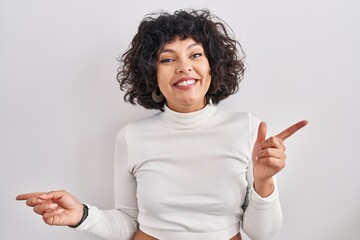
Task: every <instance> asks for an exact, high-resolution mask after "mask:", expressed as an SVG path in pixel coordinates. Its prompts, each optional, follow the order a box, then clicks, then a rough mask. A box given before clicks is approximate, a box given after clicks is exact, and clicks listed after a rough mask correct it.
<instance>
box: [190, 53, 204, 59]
mask: <svg viewBox="0 0 360 240" xmlns="http://www.w3.org/2000/svg"><path fill="white" fill-rule="evenodd" d="M202 55H203V53H202V52H199V53H194V54H193V55H191V57H192V58H199V57H201V56H202Z"/></svg>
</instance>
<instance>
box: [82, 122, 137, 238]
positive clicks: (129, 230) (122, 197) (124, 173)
mask: <svg viewBox="0 0 360 240" xmlns="http://www.w3.org/2000/svg"><path fill="white" fill-rule="evenodd" d="M114 178H115V179H114V193H115V208H116V209H112V210H99V209H98V208H96V207H92V206H90V208H89V216H88V218H87V219H86V220H85V221H84V222H83V224H81V225H80V226H79V227H78V228H77V229H78V230H80V231H86V232H90V233H92V234H94V235H96V236H99V237H101V238H103V239H119V240H120V239H121V240H127V239H132V238H133V236H134V233H135V232H136V230H137V228H138V223H137V215H138V209H137V199H136V180H135V177H134V176H133V175H132V173H131V172H130V171H129V169H128V149H127V142H126V127H125V128H123V129H122V130H121V131H120V132H119V133H118V135H117V139H116V145H115V156H114Z"/></svg>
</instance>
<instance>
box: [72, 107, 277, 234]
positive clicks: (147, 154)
mask: <svg viewBox="0 0 360 240" xmlns="http://www.w3.org/2000/svg"><path fill="white" fill-rule="evenodd" d="M259 123H260V121H259V120H258V119H256V118H255V117H253V116H252V115H250V114H248V113H233V112H227V111H222V110H219V109H217V107H216V106H212V105H207V106H206V107H205V108H204V109H202V110H200V111H197V112H192V113H178V112H174V111H171V110H170V109H169V108H167V107H166V108H165V112H162V113H158V114H155V115H153V116H151V117H148V118H146V119H143V120H140V121H136V122H134V123H130V124H128V125H127V126H125V127H124V128H123V129H122V130H121V131H120V132H119V134H118V136H117V143H116V151H115V208H116V210H115V209H114V210H107V211H104V210H99V209H98V208H96V207H92V206H90V211H89V216H88V218H87V219H86V220H85V221H84V223H83V224H82V225H80V226H79V227H78V229H79V230H83V231H88V232H91V233H94V234H95V235H97V236H100V237H102V238H106V239H124V240H125V239H132V237H133V234H134V232H135V231H136V229H137V226H139V228H140V229H141V230H142V231H143V232H145V233H147V234H149V235H151V236H153V237H155V238H158V239H161V240H182V239H184V240H193V239H194V240H195V239H196V240H198V239H207V240H227V239H230V238H231V237H232V236H234V235H236V234H237V233H238V232H239V231H240V228H243V230H244V232H245V233H246V234H247V235H248V236H249V237H250V238H251V239H253V240H261V239H266V240H269V239H271V238H272V237H273V236H274V235H275V234H276V232H277V231H278V230H279V228H280V226H281V222H282V214H281V208H280V203H279V198H278V190H277V188H275V190H274V192H273V193H272V194H271V195H270V196H269V197H267V198H261V197H260V196H259V195H258V194H257V193H256V192H255V191H254V190H253V188H252V182H253V173H252V167H251V166H252V164H251V153H252V148H253V145H254V143H255V140H256V136H257V129H258V125H259Z"/></svg>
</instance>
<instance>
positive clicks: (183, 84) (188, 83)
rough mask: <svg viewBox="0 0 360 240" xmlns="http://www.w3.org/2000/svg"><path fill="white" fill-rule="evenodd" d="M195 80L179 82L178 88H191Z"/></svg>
mask: <svg viewBox="0 0 360 240" xmlns="http://www.w3.org/2000/svg"><path fill="white" fill-rule="evenodd" d="M194 83H195V80H193V79H191V80H186V81H182V82H178V83H177V84H176V86H180V87H184V86H189V85H191V84H194Z"/></svg>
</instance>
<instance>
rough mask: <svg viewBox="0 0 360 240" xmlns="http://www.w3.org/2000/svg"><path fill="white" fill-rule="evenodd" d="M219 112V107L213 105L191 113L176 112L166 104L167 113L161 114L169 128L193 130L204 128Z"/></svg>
mask: <svg viewBox="0 0 360 240" xmlns="http://www.w3.org/2000/svg"><path fill="white" fill-rule="evenodd" d="M216 111H217V107H216V106H214V105H212V104H211V103H209V104H207V105H206V106H205V107H204V108H202V109H200V110H198V111H195V112H190V113H180V112H175V111H173V110H171V109H170V108H168V106H166V104H165V111H164V112H162V113H160V118H161V119H162V120H163V121H165V122H166V123H167V124H168V125H169V126H171V127H174V128H180V129H191V128H196V127H199V126H202V125H203V123H204V122H205V121H207V120H208V119H210V118H211V117H212V116H214V114H215V113H216Z"/></svg>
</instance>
